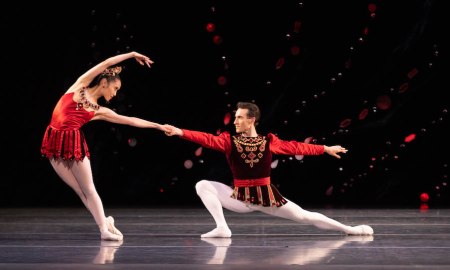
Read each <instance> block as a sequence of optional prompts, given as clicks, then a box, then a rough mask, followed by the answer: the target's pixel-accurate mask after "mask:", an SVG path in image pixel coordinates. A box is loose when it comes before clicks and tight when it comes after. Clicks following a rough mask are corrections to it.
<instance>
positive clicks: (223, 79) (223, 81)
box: [217, 76, 227, 86]
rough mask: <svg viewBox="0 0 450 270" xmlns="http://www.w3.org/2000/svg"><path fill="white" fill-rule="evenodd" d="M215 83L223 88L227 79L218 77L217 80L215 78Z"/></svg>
mask: <svg viewBox="0 0 450 270" xmlns="http://www.w3.org/2000/svg"><path fill="white" fill-rule="evenodd" d="M217 83H218V84H219V85H221V86H224V85H225V84H227V77H225V76H219V78H217Z"/></svg>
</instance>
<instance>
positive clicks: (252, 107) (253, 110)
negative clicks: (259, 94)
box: [236, 102, 261, 126]
mask: <svg viewBox="0 0 450 270" xmlns="http://www.w3.org/2000/svg"><path fill="white" fill-rule="evenodd" d="M236 107H237V108H238V109H247V110H248V112H247V117H255V126H256V125H258V123H259V117H260V116H261V112H260V110H259V107H258V105H256V104H255V103H251V102H238V103H237V105H236Z"/></svg>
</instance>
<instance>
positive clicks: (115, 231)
mask: <svg viewBox="0 0 450 270" xmlns="http://www.w3.org/2000/svg"><path fill="white" fill-rule="evenodd" d="M106 222H107V223H108V231H110V232H112V233H113V234H117V235H120V236H122V237H123V234H122V233H121V232H120V231H119V230H118V229H117V228H116V226H114V218H113V217H112V216H109V217H107V218H106Z"/></svg>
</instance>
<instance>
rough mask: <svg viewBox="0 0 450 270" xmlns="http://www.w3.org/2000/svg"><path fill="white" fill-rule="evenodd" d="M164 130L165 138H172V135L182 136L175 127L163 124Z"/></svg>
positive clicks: (180, 131) (181, 132) (179, 130)
mask: <svg viewBox="0 0 450 270" xmlns="http://www.w3.org/2000/svg"><path fill="white" fill-rule="evenodd" d="M164 128H165V132H164V133H166V135H167V136H174V135H178V136H183V131H182V130H181V129H179V128H177V127H174V126H172V125H167V124H165V125H164Z"/></svg>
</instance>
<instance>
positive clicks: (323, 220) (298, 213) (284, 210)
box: [252, 200, 373, 235]
mask: <svg viewBox="0 0 450 270" xmlns="http://www.w3.org/2000/svg"><path fill="white" fill-rule="evenodd" d="M252 209H254V210H258V211H261V212H264V213H266V214H269V215H273V216H277V217H282V218H286V219H290V220H293V221H296V222H300V223H306V224H311V225H314V226H316V227H317V228H320V229H324V230H335V231H341V232H344V233H346V234H350V235H372V234H373V229H372V228H371V227H370V226H368V225H359V226H347V225H344V224H342V223H340V222H338V221H336V220H334V219H331V218H329V217H326V216H325V215H323V214H321V213H316V212H310V211H306V210H304V209H302V208H301V207H300V206H298V205H297V204H295V203H293V202H292V201H289V200H288V203H287V204H285V205H283V206H281V207H261V206H252Z"/></svg>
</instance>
